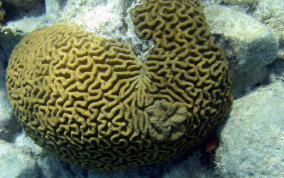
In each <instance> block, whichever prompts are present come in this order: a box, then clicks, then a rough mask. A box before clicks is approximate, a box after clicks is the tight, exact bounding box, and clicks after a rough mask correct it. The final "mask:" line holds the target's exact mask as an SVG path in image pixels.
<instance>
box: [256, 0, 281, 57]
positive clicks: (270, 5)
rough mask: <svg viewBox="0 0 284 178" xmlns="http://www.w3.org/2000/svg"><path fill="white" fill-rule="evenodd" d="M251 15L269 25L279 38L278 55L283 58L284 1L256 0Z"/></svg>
mask: <svg viewBox="0 0 284 178" xmlns="http://www.w3.org/2000/svg"><path fill="white" fill-rule="evenodd" d="M258 1H259V3H258V5H257V7H256V9H255V11H254V12H253V16H254V17H256V18H257V19H259V20H260V21H262V22H263V23H265V24H267V25H268V26H269V27H271V28H272V29H273V30H274V31H275V33H276V34H277V36H278V38H279V44H280V47H279V48H280V50H279V52H278V57H279V58H282V59H284V1H283V0H258Z"/></svg>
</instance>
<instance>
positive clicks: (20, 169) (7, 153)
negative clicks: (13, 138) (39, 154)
mask: <svg viewBox="0 0 284 178" xmlns="http://www.w3.org/2000/svg"><path fill="white" fill-rule="evenodd" d="M0 148H1V149H0V177H3V178H4V177H17V178H28V177H34V178H37V177H39V173H38V171H37V167H36V163H35V161H34V160H33V159H32V158H31V157H30V156H29V155H27V154H24V153H23V152H22V151H21V150H19V149H17V148H16V147H14V146H13V145H12V144H10V143H8V142H5V141H3V140H0Z"/></svg>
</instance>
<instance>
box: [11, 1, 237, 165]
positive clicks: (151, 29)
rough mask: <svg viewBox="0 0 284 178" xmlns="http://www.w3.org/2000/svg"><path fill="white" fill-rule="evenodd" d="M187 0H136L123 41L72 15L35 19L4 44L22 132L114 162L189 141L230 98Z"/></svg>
mask: <svg viewBox="0 0 284 178" xmlns="http://www.w3.org/2000/svg"><path fill="white" fill-rule="evenodd" d="M202 10H203V9H202V7H201V5H200V3H199V2H198V1H197V0H194V1H193V0H145V1H143V3H142V4H140V5H138V6H136V7H135V8H134V9H133V11H132V18H133V23H134V25H135V27H136V30H135V31H136V33H137V35H138V36H139V37H140V38H142V39H147V40H153V42H154V44H155V46H154V47H153V49H151V50H150V52H149V54H148V56H147V58H146V59H145V61H144V62H142V60H140V59H138V57H136V56H135V55H134V52H133V51H132V49H131V47H130V46H129V45H127V44H122V43H116V42H115V41H113V40H109V39H106V38H103V37H98V36H94V35H93V34H92V33H89V32H85V31H84V30H82V28H81V27H80V26H79V25H76V24H74V23H65V24H56V25H53V26H50V27H43V28H40V29H37V30H35V31H34V32H32V33H30V34H28V35H27V36H25V37H24V38H23V39H22V40H21V42H20V43H19V44H18V45H17V46H16V48H15V49H14V51H13V53H12V55H11V58H10V61H9V66H8V70H7V93H8V96H9V100H10V102H11V104H12V106H13V108H14V112H15V114H16V116H17V117H18V119H19V120H20V122H21V124H22V127H23V129H24V130H25V132H26V134H27V135H29V136H30V137H31V138H33V140H34V141H35V142H36V143H38V144H39V145H41V146H42V147H43V148H45V149H46V150H48V151H50V152H52V153H54V154H55V155H57V156H58V157H59V158H61V159H63V160H65V161H67V162H70V163H73V164H75V165H78V166H80V167H84V168H90V169H97V170H115V169H123V168H129V167H133V166H139V165H144V164H149V163H153V162H161V161H165V160H168V159H170V158H172V157H174V156H176V155H177V154H180V153H182V152H184V151H185V150H186V149H188V148H190V147H191V146H193V145H196V144H198V143H199V142H200V141H201V140H203V139H204V138H205V137H206V135H207V134H208V133H209V132H210V131H211V130H212V128H214V126H215V125H216V124H217V123H219V122H220V121H222V120H223V119H224V118H225V116H226V115H227V114H228V112H229V111H230V108H231V104H232V97H231V94H230V89H231V83H230V80H229V75H228V68H227V61H226V60H225V58H224V55H223V52H222V50H221V49H220V47H219V46H216V45H215V44H214V42H213V38H212V37H211V36H210V33H209V28H208V26H207V24H206V19H205V16H204V14H203V12H202Z"/></svg>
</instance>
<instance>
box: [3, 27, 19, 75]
mask: <svg viewBox="0 0 284 178" xmlns="http://www.w3.org/2000/svg"><path fill="white" fill-rule="evenodd" d="M22 37H23V33H22V32H21V31H19V30H17V29H10V28H7V27H0V39H1V40H0V63H1V64H0V66H1V67H2V68H1V67H0V71H1V75H3V73H4V72H3V71H4V70H3V67H4V68H5V67H6V66H7V63H8V60H9V58H10V55H11V52H12V50H13V49H14V47H15V46H16V44H17V43H18V42H19V41H20V40H21V38H22Z"/></svg>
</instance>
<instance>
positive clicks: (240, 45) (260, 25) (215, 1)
mask: <svg viewBox="0 0 284 178" xmlns="http://www.w3.org/2000/svg"><path fill="white" fill-rule="evenodd" d="M0 2H1V3H0V22H1V27H0V178H2V177H3V178H6V177H7V178H9V177H11V178H13V177H20V178H22V177H23V178H24V177H27V178H29V177H35V178H37V177H47V178H53V177H63V178H64V177H75V178H81V177H82V178H84V177H89V178H92V177H95V178H96V177H98V178H101V177H106V178H107V177H130V178H131V177H145V178H146V177H155V178H156V177H169V178H175V177H192V178H195V177H196V178H199V177H204V178H207V177H208V178H209V177H210V178H211V177H221V178H222V177H269V178H270V177H284V169H283V168H284V1H283V0H202V1H201V2H202V4H203V5H204V13H205V15H206V18H207V21H208V24H209V25H210V27H211V33H212V34H213V36H214V37H215V41H216V42H217V43H218V44H220V45H221V46H222V47H223V49H224V52H225V56H226V58H227V60H228V61H229V71H230V73H231V80H232V93H233V96H234V103H233V106H232V111H231V112H230V114H229V116H228V117H227V118H226V120H225V121H224V122H223V123H221V125H220V126H219V127H218V128H217V129H216V130H215V131H214V133H212V134H210V135H209V137H208V138H207V139H206V140H205V141H204V143H203V144H201V145H200V146H197V147H194V148H192V149H191V150H188V152H186V153H184V154H182V155H180V156H178V157H177V158H175V159H173V160H170V161H167V162H165V163H156V164H151V165H146V166H141V167H134V168H130V169H126V170H119V171H112V172H99V171H96V170H88V169H83V168H79V167H77V166H74V165H71V164H68V163H66V162H63V161H61V160H59V159H58V158H56V157H55V156H53V155H52V154H50V153H48V152H46V151H44V150H43V149H42V148H41V147H39V146H38V145H36V144H35V143H34V142H33V140H32V139H31V138H29V137H27V136H26V135H25V133H24V132H23V130H22V129H21V126H20V123H19V122H18V121H17V119H16V118H15V116H13V114H12V108H11V106H10V104H9V102H8V99H7V95H6V88H5V82H6V79H5V74H6V68H7V64H8V60H9V57H10V55H11V52H12V50H13V49H14V47H15V45H16V44H17V43H18V42H19V41H20V39H21V38H22V37H23V36H25V35H26V34H27V33H29V32H31V31H33V30H35V29H37V28H39V27H43V26H47V25H53V24H56V23H61V22H76V23H78V24H80V25H82V26H83V28H84V29H85V30H86V31H89V32H92V33H94V34H95V35H98V36H103V37H107V38H112V39H115V40H116V41H119V42H125V43H128V44H130V45H131V46H133V48H134V51H135V53H137V54H138V55H140V56H143V55H146V54H147V50H148V49H149V48H150V47H151V45H152V44H151V42H149V41H146V40H140V39H139V38H138V37H137V36H136V34H135V33H134V27H133V24H132V20H131V17H130V13H129V12H130V11H131V9H133V8H134V7H135V6H136V5H137V4H140V3H141V1H139V0H134V1H131V0H69V1H67V0H45V1H44V0H26V1H23V0H3V1H0ZM94 19H95V20H94ZM216 139H217V140H219V141H218V144H217V143H216V144H213V146H217V145H218V146H217V148H216V149H214V150H210V152H207V151H206V149H208V143H209V144H210V143H211V142H212V140H213V142H214V140H216Z"/></svg>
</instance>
